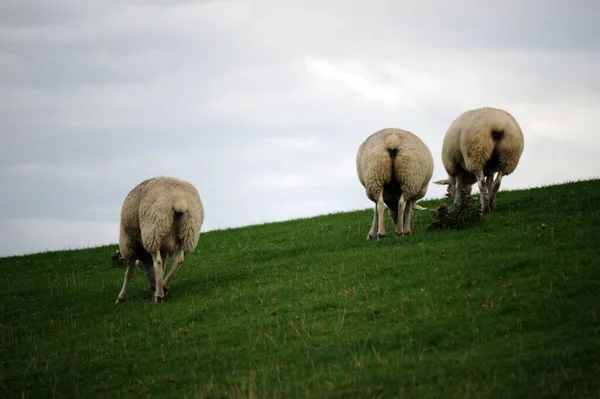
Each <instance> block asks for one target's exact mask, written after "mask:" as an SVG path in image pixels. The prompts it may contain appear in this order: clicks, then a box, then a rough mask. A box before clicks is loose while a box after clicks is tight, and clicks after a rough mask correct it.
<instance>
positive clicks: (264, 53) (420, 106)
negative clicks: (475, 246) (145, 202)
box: [0, 0, 600, 256]
mask: <svg viewBox="0 0 600 399" xmlns="http://www.w3.org/2000/svg"><path fill="white" fill-rule="evenodd" d="M598 15H600V2H597V1H595V0H571V1H566V0H563V1H557V0H529V1H521V0H507V1H502V2H488V1H485V2H484V1H475V0H454V1H441V0H440V1H430V0H421V1H416V0H411V1H403V0H396V1H392V0H389V1H388V0H372V1H363V0H356V1H342V0H322V1H314V0H303V1H292V0H289V1H281V0H279V1H277V0H255V1H254V0H216V1H205V0H199V1H193V0H189V1H188V0H102V1H100V0H86V1H81V0H53V1H52V2H49V1H45V0H3V1H2V2H0V98H1V99H2V101H0V187H2V190H1V191H2V194H1V195H0V256H9V255H19V254H24V253H32V252H39V251H46V250H62V249H76V248H86V247H92V246H98V245H105V244H113V243H116V242H117V241H118V230H119V215H120V211H121V206H122V204H123V200H124V199H125V196H126V195H127V193H128V192H129V191H130V190H131V189H132V188H133V187H134V186H135V185H137V184H138V183H139V182H141V181H142V180H144V179H147V178H149V177H153V176H158V175H166V176H175V177H178V178H181V179H184V180H187V181H189V182H191V183H192V184H194V185H195V186H196V188H197V189H198V191H199V193H200V196H201V199H202V202H203V203H204V208H205V221H204V224H203V226H202V231H204V232H206V231H210V230H214V229H222V228H228V227H238V226H245V225H250V224H257V223H264V222H271V221H280V220H288V219H293V218H300V217H309V216H313V215H320V214H328V213H334V212H342V211H349V210H355V209H365V208H372V207H373V203H372V202H370V201H369V200H368V199H367V197H366V195H365V192H364V188H363V187H362V186H361V184H360V182H359V181H358V177H357V174H356V163H355V162H356V161H355V158H356V152H357V150H358V147H359V145H360V144H361V143H362V142H363V141H364V140H365V139H366V138H367V137H368V136H369V135H370V134H372V133H374V132H375V131H377V130H380V129H383V128H386V127H397V128H401V129H405V130H409V131H411V132H413V133H415V134H416V135H418V136H419V137H420V138H421V139H422V140H423V141H424V142H425V144H427V146H429V148H430V149H431V151H432V154H433V156H434V161H435V165H434V175H433V179H432V180H437V179H441V178H444V177H445V176H446V173H445V171H444V168H443V165H442V163H441V145H442V141H443V137H444V134H445V132H446V130H447V128H448V126H449V125H450V123H451V122H452V120H453V119H454V118H456V117H457V116H458V115H460V114H461V113H462V112H464V111H466V110H468V109H473V108H478V107H482V106H493V107H497V108H503V109H505V110H507V111H508V112H510V113H511V114H513V115H514V117H515V118H516V119H517V121H518V122H519V124H520V125H521V128H522V130H523V134H524V136H525V149H524V152H523V155H522V157H521V161H520V163H519V166H518V167H517V169H516V171H515V172H514V173H513V174H512V175H510V176H507V177H505V178H504V179H503V180H502V184H503V187H502V188H503V189H518V188H527V187H537V186H541V185H547V184H553V183H561V182H565V181H572V180H579V179H586V178H593V177H600V159H599V157H598V154H599V153H600V134H598V133H600V131H599V126H600V22H598V21H599V20H598ZM474 191H477V190H476V189H475V190H474ZM444 193H445V187H443V186H438V185H434V184H430V186H429V190H428V192H427V196H426V198H439V197H442V196H443V195H444ZM499 201H501V193H500V195H499ZM370 222H371V219H365V221H364V223H365V226H368V225H370Z"/></svg>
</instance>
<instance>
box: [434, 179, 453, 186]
mask: <svg viewBox="0 0 600 399" xmlns="http://www.w3.org/2000/svg"><path fill="white" fill-rule="evenodd" d="M433 184H441V185H446V186H449V185H450V183H449V182H448V179H442V180H438V181H434V182H433Z"/></svg>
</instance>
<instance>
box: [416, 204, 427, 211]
mask: <svg viewBox="0 0 600 399" xmlns="http://www.w3.org/2000/svg"><path fill="white" fill-rule="evenodd" d="M413 209H416V210H417V211H425V210H427V208H425V207H422V206H421V205H419V204H415V206H413Z"/></svg>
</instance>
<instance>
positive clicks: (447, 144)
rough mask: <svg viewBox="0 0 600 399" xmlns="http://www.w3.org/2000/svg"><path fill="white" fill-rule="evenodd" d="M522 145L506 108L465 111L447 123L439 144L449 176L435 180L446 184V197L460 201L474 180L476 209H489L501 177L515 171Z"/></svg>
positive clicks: (462, 200)
mask: <svg viewBox="0 0 600 399" xmlns="http://www.w3.org/2000/svg"><path fill="white" fill-rule="evenodd" d="M523 145H524V143H523V132H522V131H521V127H520V126H519V124H518V123H517V121H516V119H515V118H514V117H513V116H512V115H511V114H509V113H508V112H506V111H504V110H502V109H498V108H491V107H483V108H478V109H472V110H469V111H466V112H464V113H463V114H461V115H460V116H458V117H457V118H456V119H455V120H454V121H453V122H452V123H451V124H450V127H449V128H448V131H447V132H446V136H445V138H444V143H443V145H442V162H443V164H444V168H445V169H446V172H447V173H448V178H447V179H442V180H438V181H435V182H434V183H435V184H444V185H448V189H447V195H448V197H450V198H453V199H454V204H455V205H460V204H462V203H463V202H464V200H465V198H466V196H467V195H469V194H471V190H472V186H473V184H475V182H477V183H478V185H479V193H480V203H481V208H480V211H479V212H480V213H482V214H483V213H489V212H491V211H492V209H493V208H494V207H495V206H496V193H497V192H498V190H499V189H500V183H501V181H502V178H503V177H504V176H508V175H510V174H511V173H513V172H514V171H515V169H516V167H517V165H518V163H519V159H520V158H521V154H522V153H523ZM496 172H498V174H497V176H496V178H495V179H494V174H495V173H496Z"/></svg>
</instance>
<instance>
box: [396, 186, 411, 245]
mask: <svg viewBox="0 0 600 399" xmlns="http://www.w3.org/2000/svg"><path fill="white" fill-rule="evenodd" d="M411 208H412V207H411ZM405 211H406V199H405V198H404V193H402V195H401V196H400V199H399V200H398V223H396V235H397V236H401V235H403V234H404V220H405V217H404V216H405V215H404V212H405Z"/></svg>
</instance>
